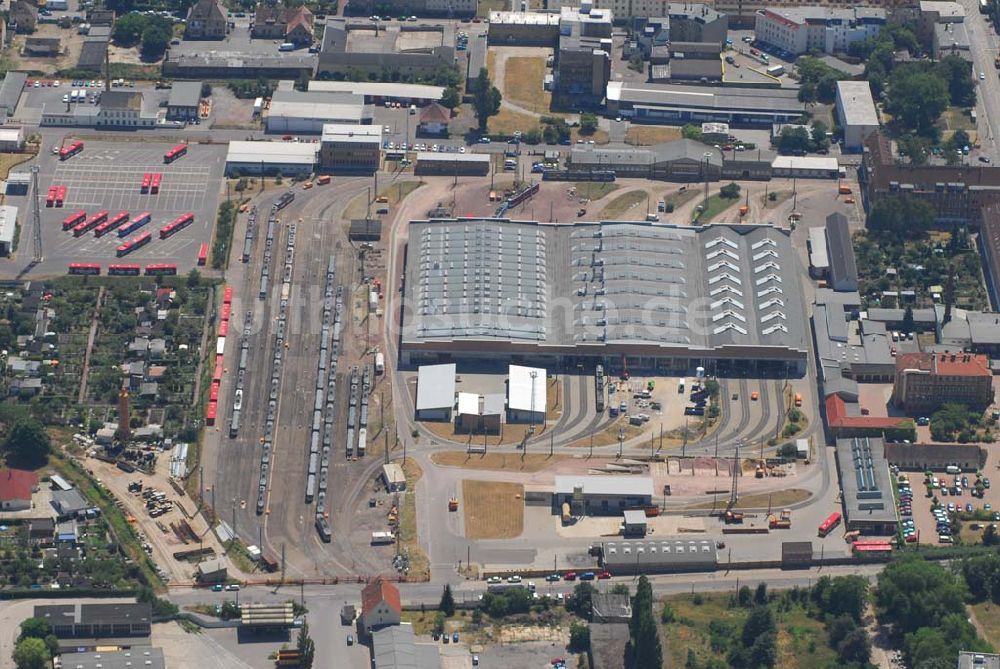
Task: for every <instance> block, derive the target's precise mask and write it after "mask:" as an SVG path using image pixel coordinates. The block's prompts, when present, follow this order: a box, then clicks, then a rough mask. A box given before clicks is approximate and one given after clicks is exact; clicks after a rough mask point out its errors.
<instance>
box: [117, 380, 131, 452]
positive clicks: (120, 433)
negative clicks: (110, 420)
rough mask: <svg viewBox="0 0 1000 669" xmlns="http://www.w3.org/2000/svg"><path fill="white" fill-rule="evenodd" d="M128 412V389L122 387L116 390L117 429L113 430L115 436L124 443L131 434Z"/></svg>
mask: <svg viewBox="0 0 1000 669" xmlns="http://www.w3.org/2000/svg"><path fill="white" fill-rule="evenodd" d="M129 413H130V411H129V401H128V391H127V390H125V389H124V388H122V389H121V390H120V391H119V392H118V429H117V430H116V431H115V436H116V437H118V439H119V440H120V441H122V442H126V443H127V442H128V440H129V439H130V438H131V436H132V433H131V431H130V429H129V426H128V419H129Z"/></svg>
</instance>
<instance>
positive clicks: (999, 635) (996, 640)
mask: <svg viewBox="0 0 1000 669" xmlns="http://www.w3.org/2000/svg"><path fill="white" fill-rule="evenodd" d="M969 609H970V610H971V611H972V616H973V619H974V620H975V621H976V622H977V623H979V627H980V628H981V629H982V635H983V637H984V638H985V639H986V640H987V641H989V642H990V643H991V644H993V647H994V648H1000V606H997V605H996V604H994V603H993V602H989V601H986V602H979V603H977V604H970V605H969Z"/></svg>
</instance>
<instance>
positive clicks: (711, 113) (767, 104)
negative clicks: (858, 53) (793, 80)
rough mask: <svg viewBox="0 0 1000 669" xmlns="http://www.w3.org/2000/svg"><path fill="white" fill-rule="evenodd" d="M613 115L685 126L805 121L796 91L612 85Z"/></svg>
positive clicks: (609, 98)
mask: <svg viewBox="0 0 1000 669" xmlns="http://www.w3.org/2000/svg"><path fill="white" fill-rule="evenodd" d="M607 105H608V114H609V115H621V116H627V117H630V118H633V119H636V120H640V121H647V122H649V123H671V124H682V123H692V122H698V123H701V122H704V121H718V122H722V123H729V124H730V125H737V126H748V125H751V126H753V125H766V126H770V125H772V124H774V123H790V122H791V121H794V120H795V119H797V118H799V117H800V116H802V114H803V113H804V112H805V104H804V103H802V102H799V99H798V89H796V88H737V87H735V86H695V85H676V84H646V83H636V84H633V83H627V82H621V81H612V82H611V83H609V84H608V91H607Z"/></svg>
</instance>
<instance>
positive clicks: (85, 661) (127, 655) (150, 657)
mask: <svg viewBox="0 0 1000 669" xmlns="http://www.w3.org/2000/svg"><path fill="white" fill-rule="evenodd" d="M112 648H117V647H116V646H112ZM60 659H61V660H62V664H61V665H60V666H62V667H64V669H164V667H166V666H167V665H166V664H165V662H164V660H163V649H161V648H153V647H151V646H132V647H131V648H128V649H125V650H103V649H102V650H100V651H96V652H84V653H63V654H62V655H61V656H60Z"/></svg>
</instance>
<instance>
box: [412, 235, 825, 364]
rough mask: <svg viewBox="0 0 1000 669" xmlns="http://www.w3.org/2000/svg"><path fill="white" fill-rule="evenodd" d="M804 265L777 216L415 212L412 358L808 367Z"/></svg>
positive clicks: (420, 360)
mask: <svg viewBox="0 0 1000 669" xmlns="http://www.w3.org/2000/svg"><path fill="white" fill-rule="evenodd" d="M800 279H801V277H800V269H799V262H798V260H797V258H796V254H795V252H794V251H793V250H792V247H791V242H790V240H789V234H788V232H787V231H784V230H781V229H779V228H775V227H773V226H769V225H709V226H701V227H695V226H674V225H662V224H658V225H652V224H649V223H639V222H636V223H631V222H603V223H579V224H556V225H548V224H546V225H541V224H538V223H535V222H527V221H510V220H506V219H461V220H435V221H413V222H411V223H410V230H409V248H408V251H407V266H406V269H405V283H404V298H405V310H404V313H405V314H406V316H405V317H404V321H403V328H402V334H401V342H402V345H401V350H402V361H403V363H404V364H405V365H416V364H428V363H435V362H445V361H448V362H452V361H458V360H462V359H467V360H480V361H481V360H484V359H489V360H491V361H495V362H499V361H514V359H515V358H516V359H517V362H520V363H522V364H531V365H534V366H538V367H546V368H556V367H558V366H560V365H563V364H574V365H575V364H577V363H579V362H581V360H582V359H584V358H588V359H589V360H590V361H592V362H594V363H597V362H603V363H605V365H606V367H605V368H606V369H608V368H610V367H608V366H607V365H609V364H612V363H613V366H620V364H621V360H622V356H626V357H627V364H628V367H629V369H654V368H655V369H661V370H662V369H672V370H685V369H689V368H691V367H693V366H695V365H698V364H701V365H705V364H706V363H707V362H714V363H716V365H717V367H718V369H720V370H721V369H724V368H728V367H731V368H733V369H747V370H757V371H761V372H763V371H773V372H775V373H780V372H783V371H784V372H787V373H789V374H792V375H796V374H801V373H802V372H804V370H805V362H806V356H807V351H808V343H807V325H806V318H805V315H804V310H803V305H802V296H801V293H800V287H799V286H800Z"/></svg>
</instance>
